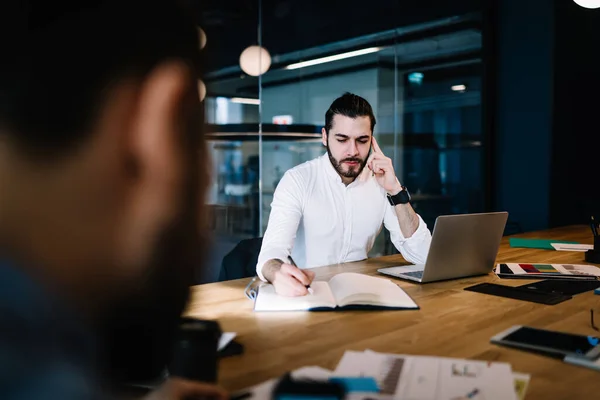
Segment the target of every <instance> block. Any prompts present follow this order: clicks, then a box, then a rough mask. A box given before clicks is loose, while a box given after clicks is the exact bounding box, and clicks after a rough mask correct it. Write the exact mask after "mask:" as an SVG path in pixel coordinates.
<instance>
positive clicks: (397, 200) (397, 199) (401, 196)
mask: <svg viewBox="0 0 600 400" xmlns="http://www.w3.org/2000/svg"><path fill="white" fill-rule="evenodd" d="M387 198H388V201H389V202H390V204H391V205H392V206H395V205H397V204H406V203H408V202H409V201H410V193H408V189H407V188H406V186H402V190H400V191H399V192H398V193H396V194H395V195H393V196H390V195H389V194H388V195H387Z"/></svg>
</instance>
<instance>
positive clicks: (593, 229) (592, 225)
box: [590, 215, 598, 237]
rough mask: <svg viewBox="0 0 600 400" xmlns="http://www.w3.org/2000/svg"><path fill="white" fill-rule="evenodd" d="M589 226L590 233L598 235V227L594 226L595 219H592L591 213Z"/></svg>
mask: <svg viewBox="0 0 600 400" xmlns="http://www.w3.org/2000/svg"><path fill="white" fill-rule="evenodd" d="M590 226H591V227H592V234H593V235H594V237H596V236H598V228H597V227H596V220H595V219H594V216H593V215H592V222H591V223H590Z"/></svg>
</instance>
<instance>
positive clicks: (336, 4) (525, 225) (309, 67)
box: [198, 0, 600, 282]
mask: <svg viewBox="0 0 600 400" xmlns="http://www.w3.org/2000/svg"><path fill="white" fill-rule="evenodd" d="M201 4H202V6H201V7H199V8H198V21H199V22H198V23H199V28H201V31H199V34H200V35H201V37H202V41H203V46H204V47H203V55H204V59H205V71H204V77H203V82H202V83H200V90H201V96H202V98H203V104H204V109H205V114H206V122H207V126H206V133H207V136H208V138H209V147H210V154H211V159H212V163H213V185H212V187H211V190H210V194H209V198H208V200H207V201H208V204H209V213H210V227H211V230H212V231H213V234H214V235H213V240H214V245H213V246H212V253H211V254H210V258H211V262H210V269H209V270H208V271H206V272H205V276H202V277H201V278H200V281H201V282H209V281H214V280H216V279H217V276H218V272H219V268H220V265H221V260H222V258H223V256H224V255H225V254H227V253H228V252H229V251H230V250H231V249H232V248H233V247H234V246H235V245H236V244H237V243H238V242H239V241H240V240H243V239H246V238H252V237H260V236H262V234H263V233H264V230H265V228H266V226H267V222H268V218H269V211H270V204H271V201H272V198H273V192H274V189H275V187H276V186H277V183H278V182H279V180H280V179H281V177H282V175H283V173H285V171H286V170H288V169H290V168H292V167H294V166H296V165H298V164H300V163H302V162H305V161H307V160H310V159H312V158H315V157H318V156H320V155H321V154H324V152H325V149H324V148H323V146H322V145H321V141H320V131H321V128H322V126H323V124H324V117H325V111H326V110H327V108H328V106H329V105H330V103H331V102H332V101H333V100H334V99H335V98H336V97H338V96H340V95H341V94H343V93H344V92H346V91H349V92H353V93H356V94H358V95H360V96H363V97H365V98H366V99H367V100H368V101H369V102H370V103H371V105H372V106H373V109H374V112H375V116H376V118H377V125H376V127H375V136H376V138H377V140H378V141H379V143H380V144H381V147H382V149H383V151H384V152H385V154H386V155H387V156H389V157H391V158H392V159H393V160H394V166H395V169H396V173H397V176H398V178H399V179H400V181H401V182H402V183H403V184H405V185H406V186H407V187H408V188H409V190H410V192H411V193H412V195H413V207H414V208H415V209H416V211H417V212H418V213H420V214H421V215H422V217H423V219H424V220H425V222H426V223H427V224H428V226H429V228H430V229H433V226H434V222H435V218H436V217H437V216H439V215H443V214H456V213H476V212H485V211H494V210H507V211H509V213H510V219H509V224H508V226H507V231H506V234H510V233H514V232H518V231H528V230H534V229H543V228H547V227H550V226H556V225H564V224H570V223H584V222H585V221H586V219H585V218H586V215H588V214H589V212H591V211H590V210H591V209H593V207H594V204H595V203H596V202H597V201H599V200H600V196H599V189H598V185H597V184H595V182H594V183H593V181H590V180H588V177H592V176H595V172H596V165H597V164H598V162H597V161H595V160H596V159H597V156H595V153H596V152H595V151H594V150H593V149H594V148H595V146H597V145H598V142H599V139H598V136H599V135H600V134H599V133H597V132H595V130H596V125H595V124H594V123H593V122H595V118H594V117H595V115H594V113H595V109H596V108H597V107H595V101H594V100H593V98H594V96H593V95H594V94H595V93H597V92H598V89H600V84H599V82H598V77H597V71H598V70H600V69H599V68H598V67H600V60H599V59H598V56H596V52H597V49H598V46H597V44H598V43H597V42H598V41H599V39H598V38H599V37H600V35H599V33H600V32H599V30H600V27H599V26H600V25H599V24H598V22H600V9H586V8H582V7H580V6H578V5H577V4H575V3H574V2H573V1H572V0H555V1H552V0H525V1H523V0H521V1H517V0H504V1H501V0H498V1H491V0H489V1H486V0H455V1H446V0H418V1H417V0H415V1H402V0H371V1H368V2H365V1H358V0H345V1H337V0H331V1H329V0H327V1H322V0H320V1H317V0H237V1H217V0H209V1H202V2H201ZM586 96H588V97H589V101H586V100H584V98H585V97H586ZM588 218H589V216H588ZM395 252H396V250H395V249H394V247H393V245H391V244H390V243H389V240H387V234H386V231H385V229H384V230H383V231H382V233H381V235H380V236H379V238H378V240H377V242H376V245H375V247H374V248H373V250H372V251H371V253H370V256H378V255H384V254H392V253H395Z"/></svg>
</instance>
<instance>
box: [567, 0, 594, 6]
mask: <svg viewBox="0 0 600 400" xmlns="http://www.w3.org/2000/svg"><path fill="white" fill-rule="evenodd" d="M573 1H574V2H575V4H577V5H579V6H581V7H583V8H600V0H573Z"/></svg>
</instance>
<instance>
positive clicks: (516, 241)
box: [509, 238, 579, 250]
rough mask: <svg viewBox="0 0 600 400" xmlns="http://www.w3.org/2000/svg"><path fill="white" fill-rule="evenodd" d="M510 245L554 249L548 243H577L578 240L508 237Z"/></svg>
mask: <svg viewBox="0 0 600 400" xmlns="http://www.w3.org/2000/svg"><path fill="white" fill-rule="evenodd" d="M509 243H510V247H525V248H528V249H544V250H554V247H552V245H551V244H550V243H567V244H579V243H578V242H569V241H567V240H554V239H520V238H510V239H509Z"/></svg>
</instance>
